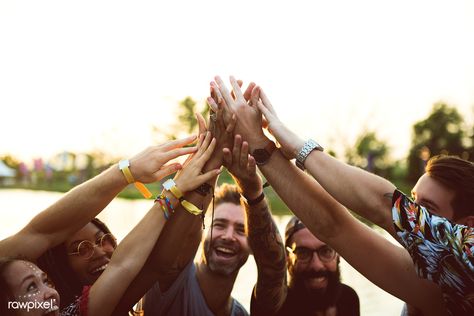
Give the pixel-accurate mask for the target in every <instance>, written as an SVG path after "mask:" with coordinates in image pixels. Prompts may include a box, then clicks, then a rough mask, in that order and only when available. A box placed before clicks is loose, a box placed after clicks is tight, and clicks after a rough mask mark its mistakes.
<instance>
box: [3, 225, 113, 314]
mask: <svg viewBox="0 0 474 316" xmlns="http://www.w3.org/2000/svg"><path fill="white" fill-rule="evenodd" d="M91 223H92V224H94V225H95V226H97V228H99V229H100V230H101V231H102V232H104V233H105V234H109V233H110V229H109V228H108V227H107V225H105V224H104V223H103V222H102V221H101V220H99V219H97V218H94V219H93V220H92V221H91ZM37 263H38V267H40V268H41V269H42V270H43V271H44V272H46V273H47V274H48V276H49V278H50V279H51V280H52V281H53V283H54V285H55V287H56V290H57V291H58V293H59V295H60V297H61V306H60V307H61V309H62V308H64V307H67V306H68V305H70V304H71V303H73V302H74V301H75V300H76V298H77V297H79V296H81V293H82V287H83V286H84V285H88V284H82V283H81V282H80V281H79V278H78V277H77V276H76V273H75V272H74V271H73V270H72V268H71V266H70V265H69V261H68V255H67V249H66V245H65V244H64V243H62V244H60V245H58V246H56V247H54V248H52V249H49V250H48V251H47V252H46V253H45V254H43V255H42V256H41V257H40V258H39V259H38V262H37ZM1 315H3V314H1Z"/></svg>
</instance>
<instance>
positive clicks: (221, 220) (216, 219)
mask: <svg viewBox="0 0 474 316" xmlns="http://www.w3.org/2000/svg"><path fill="white" fill-rule="evenodd" d="M216 222H221V223H224V224H227V223H228V222H229V221H228V220H226V219H225V218H214V222H213V223H216Z"/></svg>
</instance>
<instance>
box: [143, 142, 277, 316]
mask: <svg viewBox="0 0 474 316" xmlns="http://www.w3.org/2000/svg"><path fill="white" fill-rule="evenodd" d="M223 154H224V157H223V159H224V166H225V167H226V168H227V169H228V170H229V172H230V173H231V175H232V177H233V178H234V180H235V182H236V183H237V185H229V184H224V185H222V186H221V187H219V188H218V189H217V190H216V193H215V201H214V212H213V213H214V216H213V217H214V218H213V220H212V224H211V226H210V228H209V229H208V231H207V233H205V234H204V236H202V242H201V246H202V255H201V257H200V259H199V261H198V262H193V261H192V260H191V261H189V263H187V265H186V266H185V267H184V269H180V270H179V273H178V275H177V276H176V277H174V278H173V280H172V281H171V282H168V284H166V283H163V282H159V283H157V284H155V285H154V286H153V287H152V289H151V290H150V291H149V292H148V293H147V295H146V297H145V313H146V314H150V315H196V316H197V315H209V316H211V315H232V316H240V315H248V312H247V311H246V310H245V308H244V307H243V306H242V305H241V304H240V303H239V302H238V301H237V300H235V299H234V298H232V296H231V293H232V289H233V287H234V283H235V279H236V277H237V274H238V272H239V270H240V268H241V267H242V266H243V265H244V263H245V262H246V261H247V258H248V256H249V254H250V248H252V249H253V251H254V256H255V261H256V263H257V269H258V280H257V284H256V286H255V287H256V291H257V293H260V294H261V295H262V296H263V297H265V298H267V299H272V297H274V296H273V293H275V289H276V291H281V289H282V287H281V286H274V284H270V283H269V282H268V281H269V280H271V279H272V278H273V277H274V276H275V275H277V277H278V278H279V279H281V280H284V273H285V270H284V269H285V265H284V260H285V254H284V251H283V243H282V241H281V238H280V236H279V234H278V230H277V227H276V225H275V223H274V221H273V220H272V217H271V214H270V211H269V209H268V205H267V202H266V200H265V195H264V192H263V185H262V180H261V178H260V176H259V175H258V174H257V172H256V161H255V159H254V158H253V157H252V156H250V155H249V154H248V143H247V142H242V138H241V137H240V136H239V135H236V136H235V140H234V143H233V148H232V151H231V150H230V149H229V148H225V149H224V150H223ZM210 213H212V212H211V211H209V212H208V214H210ZM170 223H171V222H170ZM178 237H179V238H180V239H179V240H176V244H178V245H179V244H185V243H186V242H188V243H189V241H187V240H183V238H182V236H176V238H178ZM178 269H179V268H178ZM178 269H176V270H178ZM280 297H281V295H280Z"/></svg>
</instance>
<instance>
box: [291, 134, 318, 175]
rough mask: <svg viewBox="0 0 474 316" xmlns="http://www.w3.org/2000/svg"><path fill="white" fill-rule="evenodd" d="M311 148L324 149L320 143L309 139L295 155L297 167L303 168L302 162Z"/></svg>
mask: <svg viewBox="0 0 474 316" xmlns="http://www.w3.org/2000/svg"><path fill="white" fill-rule="evenodd" d="M313 150H319V151H324V148H323V147H322V146H321V145H319V144H318V143H317V142H316V141H314V140H312V139H309V140H307V141H306V142H305V143H304V145H303V148H301V150H300V151H299V153H298V155H296V166H297V167H298V168H300V169H301V170H303V171H304V170H305V167H304V162H305V160H306V158H308V156H309V154H310V153H311V152H312V151H313Z"/></svg>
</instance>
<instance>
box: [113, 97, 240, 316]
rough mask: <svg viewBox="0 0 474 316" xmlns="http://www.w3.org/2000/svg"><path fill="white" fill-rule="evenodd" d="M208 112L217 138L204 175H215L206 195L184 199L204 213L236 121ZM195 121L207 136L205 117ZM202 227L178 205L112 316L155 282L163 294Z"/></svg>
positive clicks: (190, 253)
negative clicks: (224, 119) (212, 173)
mask: <svg viewBox="0 0 474 316" xmlns="http://www.w3.org/2000/svg"><path fill="white" fill-rule="evenodd" d="M211 113H213V115H215V116H216V120H215V121H214V120H211V122H210V126H209V130H210V131H211V132H212V136H214V137H215V138H216V149H215V150H214V153H213V154H212V156H211V158H210V159H209V160H208V161H207V163H206V164H205V166H204V168H203V172H207V171H210V170H215V171H216V173H215V176H214V177H213V178H212V179H211V180H209V181H207V182H206V183H207V184H208V187H210V190H209V191H208V192H207V193H203V192H200V193H198V192H196V190H194V191H190V192H187V193H185V197H186V200H187V201H189V202H191V203H193V204H194V205H196V206H198V207H199V208H201V209H202V210H206V209H207V207H208V206H209V204H210V202H211V199H212V196H213V194H212V192H213V189H214V186H215V183H216V181H217V176H218V170H219V168H220V167H221V166H222V159H223V152H222V149H223V148H224V147H229V146H231V142H232V130H233V126H235V118H234V119H232V115H230V116H229V117H228V122H226V123H223V120H222V119H219V120H217V116H219V117H220V116H221V115H222V113H223V112H222V111H221V110H219V111H217V106H216V107H215V108H214V110H213V111H212V112H211ZM197 118H198V124H199V131H200V133H201V134H204V133H207V130H208V128H207V126H206V122H205V120H204V118H203V117H202V116H200V115H197ZM202 228H203V221H202V218H201V216H195V215H192V214H190V213H188V212H187V211H185V210H184V209H183V208H182V207H181V206H178V208H177V210H176V212H175V214H174V216H173V217H172V218H171V219H170V220H169V221H168V223H167V224H166V226H165V227H164V228H163V232H162V234H161V236H160V238H159V239H158V241H157V242H156V244H155V246H154V247H153V250H152V251H151V254H150V256H149V257H148V259H147V261H146V263H145V266H144V267H143V269H142V270H141V271H140V273H139V274H138V276H137V277H136V278H135V280H133V282H132V283H131V284H130V286H129V288H128V289H127V291H126V293H125V294H124V295H123V297H122V299H121V300H120V303H119V305H118V306H117V308H116V309H115V311H114V315H126V313H127V311H128V310H130V308H131V307H132V306H133V305H134V304H135V303H136V302H137V301H138V300H139V299H140V298H141V297H142V296H143V295H144V294H145V293H146V292H147V290H145V291H144V289H149V288H151V287H152V286H153V285H154V284H155V283H156V281H157V280H158V282H159V285H160V289H161V290H162V291H166V290H167V289H168V288H169V287H170V286H171V285H172V284H173V282H174V281H175V280H176V278H177V277H178V276H179V274H180V273H181V271H182V270H183V269H184V268H185V267H186V265H187V264H188V263H189V262H190V260H192V259H193V258H194V256H195V254H196V251H197V249H198V246H199V243H200V242H201V237H202Z"/></svg>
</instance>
